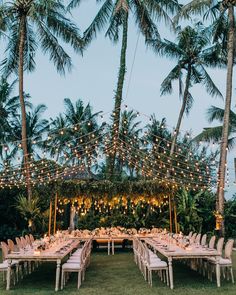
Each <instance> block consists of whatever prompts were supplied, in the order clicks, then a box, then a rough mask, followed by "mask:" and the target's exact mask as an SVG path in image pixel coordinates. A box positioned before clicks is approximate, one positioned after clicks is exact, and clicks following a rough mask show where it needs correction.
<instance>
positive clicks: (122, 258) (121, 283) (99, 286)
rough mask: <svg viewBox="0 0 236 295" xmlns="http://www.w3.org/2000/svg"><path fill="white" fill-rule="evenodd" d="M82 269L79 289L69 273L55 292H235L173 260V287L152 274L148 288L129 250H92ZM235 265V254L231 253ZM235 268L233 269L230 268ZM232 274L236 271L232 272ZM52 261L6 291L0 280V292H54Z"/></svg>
mask: <svg viewBox="0 0 236 295" xmlns="http://www.w3.org/2000/svg"><path fill="white" fill-rule="evenodd" d="M91 258H92V259H91V264H90V267H89V268H88V270H87V272H86V278H85V281H84V282H83V284H82V286H81V288H80V289H79V291H78V290H77V289H76V284H77V277H76V275H73V276H72V277H71V279H70V280H69V282H68V284H67V285H66V287H65V289H64V290H63V291H60V292H59V294H71V295H74V294H80V295H113V294H114V295H151V294H158V295H162V294H165V295H168V294H172V295H173V294H174V293H176V292H178V293H179V294H181V295H182V294H186V295H195V294H196V295H201V294H202V295H206V294H207V295H215V294H227V295H235V294H236V285H233V284H232V283H231V282H227V281H222V287H221V288H217V287H216V283H215V281H214V282H212V283H211V282H209V281H208V280H207V279H205V278H203V277H202V276H200V275H199V274H197V273H195V272H193V271H191V270H189V268H187V267H186V266H185V265H183V264H180V263H178V262H176V261H175V262H174V282H175V289H174V291H173V290H170V289H169V288H168V287H167V286H166V285H165V284H163V283H162V282H161V281H160V280H159V278H157V277H156V276H153V287H152V288H151V287H150V286H149V285H148V284H147V283H146V282H145V281H144V279H143V277H142V275H141V273H140V271H139V270H138V268H137V266H136V265H135V263H134V261H133V255H132V253H131V252H120V253H116V254H115V255H114V256H107V255H106V253H105V252H95V253H93V254H92V257H91ZM234 265H235V266H236V255H235V254H234ZM234 271H235V269H234ZM235 277H236V271H235ZM54 283H55V264H42V265H41V266H40V267H39V268H38V269H37V270H36V271H35V272H34V273H32V274H31V275H29V276H28V277H26V278H24V279H23V280H22V281H21V282H19V283H18V284H17V285H16V286H14V287H13V289H12V290H10V291H5V284H4V283H3V282H2V280H0V294H1V295H6V294H16V295H23V294H33V295H38V294H40V295H42V294H43V295H49V294H55V292H54Z"/></svg>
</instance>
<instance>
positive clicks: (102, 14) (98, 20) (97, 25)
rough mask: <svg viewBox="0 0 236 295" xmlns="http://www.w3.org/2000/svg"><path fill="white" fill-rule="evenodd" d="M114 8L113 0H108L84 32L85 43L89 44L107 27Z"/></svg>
mask: <svg viewBox="0 0 236 295" xmlns="http://www.w3.org/2000/svg"><path fill="white" fill-rule="evenodd" d="M112 9H113V2H112V0H106V1H105V2H104V4H103V5H102V7H101V8H100V10H99V11H98V13H97V15H96V16H95V18H94V20H93V21H92V23H91V24H90V26H89V27H88V28H87V29H86V31H85V32H84V37H83V38H84V42H85V45H88V44H89V43H90V42H91V41H92V39H93V38H95V37H96V36H97V33H98V32H99V31H101V30H103V29H104V28H105V25H106V24H107V21H108V20H109V18H110V16H111V12H112Z"/></svg>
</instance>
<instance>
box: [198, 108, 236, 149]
mask: <svg viewBox="0 0 236 295" xmlns="http://www.w3.org/2000/svg"><path fill="white" fill-rule="evenodd" d="M224 113H225V111H224V109H221V108H218V107H215V106H211V107H210V108H209V109H208V111H207V119H208V122H209V123H212V122H214V121H218V122H219V123H220V124H221V125H219V126H215V127H206V128H204V130H203V131H202V132H201V133H200V134H199V135H197V136H196V137H195V140H196V141H206V142H215V143H220V141H221V137H222V130H223V126H222V123H223V121H224ZM228 137H229V138H228V147H229V149H230V148H233V147H234V146H235V144H236V113H235V112H233V111H232V110H231V111H230V114H229V135H228Z"/></svg>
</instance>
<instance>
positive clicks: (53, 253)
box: [6, 239, 80, 291]
mask: <svg viewBox="0 0 236 295" xmlns="http://www.w3.org/2000/svg"><path fill="white" fill-rule="evenodd" d="M79 244H80V241H79V240H76V239H69V240H66V241H61V242H58V243H55V245H53V246H52V247H50V248H49V249H46V250H44V251H41V252H39V251H35V250H34V249H33V248H28V249H25V250H23V251H19V252H13V253H10V254H8V255H7V261H8V269H7V286H6V290H10V280H11V264H12V261H13V260H17V261H22V262H39V261H40V262H56V281H55V291H58V290H59V280H60V274H61V262H62V260H63V259H64V258H65V257H66V256H67V255H69V254H70V253H71V252H72V251H73V250H74V249H76V248H77V247H78V246H79Z"/></svg>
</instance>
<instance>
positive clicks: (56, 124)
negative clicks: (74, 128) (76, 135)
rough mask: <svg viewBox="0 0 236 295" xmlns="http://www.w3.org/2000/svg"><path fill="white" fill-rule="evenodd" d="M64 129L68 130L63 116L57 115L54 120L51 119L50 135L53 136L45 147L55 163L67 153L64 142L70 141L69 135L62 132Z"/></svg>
mask: <svg viewBox="0 0 236 295" xmlns="http://www.w3.org/2000/svg"><path fill="white" fill-rule="evenodd" d="M66 128H68V122H67V120H66V118H65V116H64V115H62V114H59V115H58V116H57V117H56V118H55V119H52V118H51V124H50V134H53V136H52V138H51V140H50V141H49V142H47V144H46V147H47V150H48V151H49V153H50V157H55V161H56V162H58V160H59V157H60V156H62V155H63V153H64V152H66V151H67V146H66V142H67V141H69V140H70V135H69V134H68V133H67V132H62V131H64V130H65V129H66Z"/></svg>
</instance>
